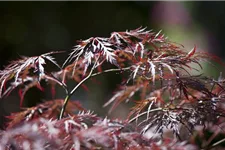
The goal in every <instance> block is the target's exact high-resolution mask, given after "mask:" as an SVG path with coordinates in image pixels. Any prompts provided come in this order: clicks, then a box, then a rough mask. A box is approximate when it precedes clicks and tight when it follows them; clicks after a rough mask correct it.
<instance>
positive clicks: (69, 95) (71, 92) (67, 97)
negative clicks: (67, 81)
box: [58, 58, 98, 119]
mask: <svg viewBox="0 0 225 150" xmlns="http://www.w3.org/2000/svg"><path fill="white" fill-rule="evenodd" d="M97 61H98V58H97V60H96V62H95V64H94V65H93V67H92V68H91V71H90V73H89V74H88V76H86V77H85V78H84V79H83V80H82V81H81V82H79V83H78V84H77V85H76V86H75V87H74V88H73V89H72V90H71V91H70V93H69V94H68V95H67V96H66V98H65V99H64V102H63V107H62V109H61V112H60V115H59V118H58V119H62V117H63V114H64V112H65V109H66V105H67V103H68V101H69V99H70V97H71V96H72V95H73V94H74V92H75V91H76V90H77V89H78V87H80V85H81V84H83V83H84V82H85V81H86V80H88V79H89V78H90V77H91V75H92V72H93V71H94V69H95V66H96V63H97Z"/></svg>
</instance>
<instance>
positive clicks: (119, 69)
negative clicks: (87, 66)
mask: <svg viewBox="0 0 225 150" xmlns="http://www.w3.org/2000/svg"><path fill="white" fill-rule="evenodd" d="M130 68H131V66H130V67H126V68H116V69H108V70H104V71H102V72H96V73H93V74H92V75H91V77H94V76H97V75H100V74H102V73H107V72H116V71H126V70H130Z"/></svg>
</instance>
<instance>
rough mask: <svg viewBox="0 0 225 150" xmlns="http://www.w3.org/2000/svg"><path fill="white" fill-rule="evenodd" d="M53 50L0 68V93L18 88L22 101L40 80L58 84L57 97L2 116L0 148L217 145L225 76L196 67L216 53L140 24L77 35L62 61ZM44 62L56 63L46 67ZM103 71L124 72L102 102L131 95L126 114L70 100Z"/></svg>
mask: <svg viewBox="0 0 225 150" xmlns="http://www.w3.org/2000/svg"><path fill="white" fill-rule="evenodd" d="M56 53H58V55H60V53H62V52H49V53H46V54H42V55H40V56H34V57H21V58H20V59H18V60H16V61H12V62H10V63H9V65H8V66H6V67H5V69H4V70H1V71H0V96H1V98H5V97H6V96H7V95H9V94H10V92H11V91H12V90H14V89H16V88H19V95H20V98H21V105H22V102H23V99H24V95H25V94H26V92H27V91H28V90H29V89H30V88H33V87H37V88H39V89H40V90H42V91H43V92H44V90H43V88H42V81H44V82H47V83H49V85H50V86H51V87H52V88H53V89H54V87H55V86H56V84H58V85H59V86H61V87H62V89H63V90H64V91H65V98H64V99H53V100H51V101H47V102H43V103H41V104H39V105H37V106H34V107H31V108H24V110H23V111H21V112H17V113H12V114H11V115H10V116H7V118H8V119H9V122H8V123H7V124H6V128H5V130H4V131H1V132H0V149H2V150H14V149H15V150H17V149H18V150H20V149H21V150H31V149H38V150H41V149H47V150H51V149H60V150H67V149H68V150H80V149H81V150H82V149H115V150H124V149H127V150H128V149H129V150H130V149H131V150H139V149H152V150H161V149H163V150H164V149H168V150H178V149H179V150H186V149H187V150H195V149H196V150H197V149H223V148H224V146H225V144H224V141H225V136H224V135H225V133H224V130H223V127H224V125H225V124H224V123H225V120H224V116H225V112H224V111H225V105H224V100H225V95H224V88H225V85H224V84H225V79H223V77H222V75H221V76H220V77H218V79H214V78H210V77H208V76H207V75H205V74H203V73H202V68H203V67H202V62H208V61H216V62H217V63H221V64H223V63H222V62H219V59H218V58H217V57H216V56H213V55H210V54H208V53H206V52H201V51H197V48H196V47H195V46H194V48H193V49H192V50H190V51H186V50H185V48H184V47H183V46H182V45H180V44H177V43H175V42H172V41H170V40H169V39H167V38H166V37H165V36H164V35H163V34H161V32H157V33H155V32H153V31H147V30H146V29H145V28H138V29H135V30H130V31H125V32H113V33H112V34H111V36H110V37H108V38H103V37H91V38H89V39H87V40H83V41H82V40H81V41H78V43H77V45H76V46H75V47H74V48H73V50H72V52H71V53H70V54H69V56H68V58H67V59H65V62H64V64H62V65H59V64H58V63H57V62H56V60H55V59H54V57H53V55H54V54H56ZM49 63H52V64H53V65H55V66H56V67H57V68H58V71H55V72H48V71H46V69H45V67H46V66H47V65H48V64H49ZM106 73H120V74H121V76H123V78H124V79H125V80H124V81H123V82H122V83H121V85H120V87H119V88H118V89H117V91H116V92H115V93H114V95H113V96H112V98H111V99H110V100H108V101H107V102H106V103H105V105H104V107H110V109H109V112H112V111H115V109H116V107H117V106H118V105H119V104H120V103H128V102H130V103H133V107H131V108H130V112H129V114H127V119H126V120H119V119H109V118H107V116H105V117H104V118H102V117H99V116H97V115H96V114H95V113H94V112H92V111H91V110H88V109H85V108H83V107H82V106H81V104H80V103H79V102H77V101H72V100H70V98H71V96H72V95H73V94H74V93H75V92H76V91H77V89H78V88H81V86H83V87H84V86H85V85H84V83H85V81H87V80H89V79H91V78H92V77H95V76H98V75H104V74H106ZM71 79H72V80H74V82H75V83H76V86H75V87H74V88H73V89H72V90H71V89H69V88H68V87H67V82H66V81H67V80H71ZM53 93H54V92H53ZM134 97H135V98H134ZM99 107H101V106H99ZM118 118H119V116H118Z"/></svg>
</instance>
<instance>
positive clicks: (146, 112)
mask: <svg viewBox="0 0 225 150" xmlns="http://www.w3.org/2000/svg"><path fill="white" fill-rule="evenodd" d="M160 110H163V109H162V108H155V109H152V110H150V111H145V112H143V113H141V114H138V115H137V116H135V117H134V118H132V119H131V120H129V122H128V123H132V122H133V121H135V120H136V119H137V118H139V117H141V116H143V115H145V114H148V113H152V112H156V111H160Z"/></svg>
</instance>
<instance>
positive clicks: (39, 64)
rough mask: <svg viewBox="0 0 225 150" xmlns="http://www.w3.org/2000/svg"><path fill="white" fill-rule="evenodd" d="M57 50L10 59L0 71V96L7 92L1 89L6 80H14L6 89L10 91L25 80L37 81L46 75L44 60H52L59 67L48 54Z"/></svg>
mask: <svg viewBox="0 0 225 150" xmlns="http://www.w3.org/2000/svg"><path fill="white" fill-rule="evenodd" d="M53 53H58V52H50V53H46V54H42V55H40V56H34V57H22V58H21V59H19V60H17V61H12V62H11V63H10V64H9V65H8V66H6V67H5V69H4V70H1V71H0V97H2V96H3V95H6V94H7V93H8V92H7V91H4V90H3V87H4V86H5V85H6V84H7V82H8V81H10V80H14V82H13V83H12V84H11V86H12V87H11V88H9V89H7V90H8V91H11V90H12V89H14V88H15V87H16V86H18V85H21V84H23V83H24V82H26V81H28V80H29V81H31V82H32V80H33V81H35V82H36V81H38V82H40V80H41V79H43V77H46V73H45V70H44V65H45V64H46V62H45V61H46V60H48V61H50V62H52V63H53V64H54V65H56V66H57V67H59V68H60V66H59V65H58V64H57V63H56V61H55V60H54V58H53V57H52V56H50V54H53Z"/></svg>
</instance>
